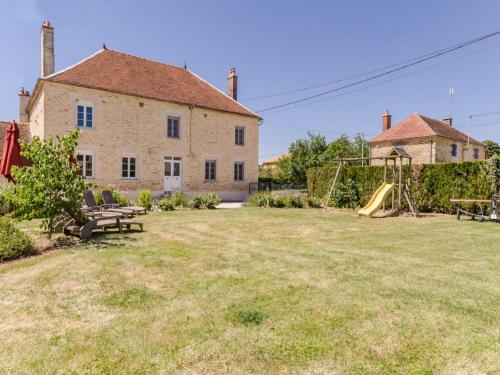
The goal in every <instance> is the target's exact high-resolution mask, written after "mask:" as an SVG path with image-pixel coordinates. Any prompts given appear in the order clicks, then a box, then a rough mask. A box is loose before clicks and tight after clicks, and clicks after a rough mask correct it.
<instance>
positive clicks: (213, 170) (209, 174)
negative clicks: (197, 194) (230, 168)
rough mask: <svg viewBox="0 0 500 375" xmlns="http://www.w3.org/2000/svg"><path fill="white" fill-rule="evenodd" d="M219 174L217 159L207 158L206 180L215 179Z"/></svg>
mask: <svg viewBox="0 0 500 375" xmlns="http://www.w3.org/2000/svg"><path fill="white" fill-rule="evenodd" d="M216 175H217V161H215V160H205V180H206V181H215V178H216Z"/></svg>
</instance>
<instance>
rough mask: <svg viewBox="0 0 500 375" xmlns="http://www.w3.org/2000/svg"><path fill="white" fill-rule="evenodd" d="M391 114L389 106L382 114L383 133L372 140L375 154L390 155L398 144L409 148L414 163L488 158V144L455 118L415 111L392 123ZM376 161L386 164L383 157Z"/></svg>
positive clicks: (407, 151) (376, 155)
mask: <svg viewBox="0 0 500 375" xmlns="http://www.w3.org/2000/svg"><path fill="white" fill-rule="evenodd" d="M391 117H392V116H391V115H390V114H389V111H387V110H386V111H385V113H384V115H383V116H382V133H380V134H379V135H377V136H376V137H374V138H372V139H371V140H370V141H369V142H370V154H371V156H372V157H381V156H388V155H389V153H390V152H391V151H392V150H393V149H394V148H395V147H397V148H399V149H403V150H405V151H406V153H407V154H409V156H411V157H412V163H414V164H430V163H442V162H463V161H473V160H484V159H486V158H487V149H486V145H485V144H484V143H481V142H479V141H477V140H475V139H473V138H471V137H469V136H467V135H466V134H464V133H462V132H460V131H459V130H457V129H455V128H453V126H452V119H445V120H443V121H440V120H436V119H433V118H430V117H427V116H423V115H421V114H419V113H414V114H412V115H410V116H408V117H407V118H405V119H404V120H402V121H401V122H399V123H398V124H397V125H396V126H394V127H392V126H391ZM373 164H383V161H381V160H373Z"/></svg>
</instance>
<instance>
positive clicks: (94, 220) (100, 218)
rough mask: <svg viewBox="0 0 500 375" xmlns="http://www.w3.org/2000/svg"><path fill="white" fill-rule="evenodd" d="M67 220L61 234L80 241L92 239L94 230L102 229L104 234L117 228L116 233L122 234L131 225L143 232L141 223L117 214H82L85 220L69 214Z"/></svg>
mask: <svg viewBox="0 0 500 375" xmlns="http://www.w3.org/2000/svg"><path fill="white" fill-rule="evenodd" d="M66 215H67V216H68V218H69V220H68V222H67V223H66V224H65V225H64V229H63V232H64V234H65V235H67V236H68V235H73V236H77V237H79V238H81V239H89V238H90V237H92V233H93V230H94V229H102V230H103V231H104V232H106V231H107V230H108V229H111V228H118V231H119V232H120V233H122V231H123V228H124V227H125V228H126V229H128V230H130V228H131V227H132V225H137V226H138V227H139V228H140V230H141V231H142V230H144V226H143V224H142V223H139V222H136V221H133V220H129V219H123V214H121V213H119V212H115V213H111V212H106V211H94V212H87V213H83V217H84V218H85V219H77V218H75V217H73V216H71V215H69V214H66Z"/></svg>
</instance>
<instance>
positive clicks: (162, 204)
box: [156, 198, 175, 211]
mask: <svg viewBox="0 0 500 375" xmlns="http://www.w3.org/2000/svg"><path fill="white" fill-rule="evenodd" d="M156 207H157V208H158V209H159V210H161V211H173V210H174V209H175V207H174V203H173V202H172V199H169V198H163V199H160V200H159V201H158V202H156Z"/></svg>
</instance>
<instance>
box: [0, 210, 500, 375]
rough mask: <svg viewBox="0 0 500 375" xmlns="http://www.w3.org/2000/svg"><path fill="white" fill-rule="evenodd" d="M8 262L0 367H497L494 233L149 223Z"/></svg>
mask: <svg viewBox="0 0 500 375" xmlns="http://www.w3.org/2000/svg"><path fill="white" fill-rule="evenodd" d="M141 219H143V221H144V223H145V228H146V232H144V233H131V234H129V235H124V236H121V235H117V234H108V235H106V236H99V237H98V238H97V239H95V240H94V241H92V242H91V243H88V244H84V245H81V246H80V247H73V248H66V249H60V250H54V251H51V252H48V253H46V254H44V255H41V256H38V257H34V258H29V259H24V260H19V261H15V262H11V263H9V264H3V265H0V337H1V349H0V373H5V374H54V373H60V374H68V373H78V374H80V373H96V374H97V373H99V374H100V373H104V374H115V373H116V374H122V373H124V374H128V373H134V374H149V373H179V372H180V373H183V372H184V373H201V374H207V373H230V374H243V373H256V374H263V373H318V374H322V373H324V374H334V373H342V374H344V373H345V374H353V373H359V374H365V373H379V374H386V373H404V374H408V373H412V374H424V373H443V374H478V373H491V374H493V373H498V372H499V371H500V357H499V353H500V329H499V321H500V320H499V318H500V316H499V311H500V225H499V224H494V223H476V222H471V221H460V222H458V221H456V220H455V219H454V218H453V217H444V216H439V217H433V218H424V219H413V218H387V219H361V218H357V217H355V216H354V215H353V214H352V213H351V212H329V213H327V214H325V213H323V212H322V211H321V210H300V209H299V210H292V209H290V210H285V209H281V210H280V209H251V208H247V209H233V210H231V209H226V210H215V211H176V212H171V213H170V212H169V213H151V214H148V215H147V216H146V217H142V218H141Z"/></svg>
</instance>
